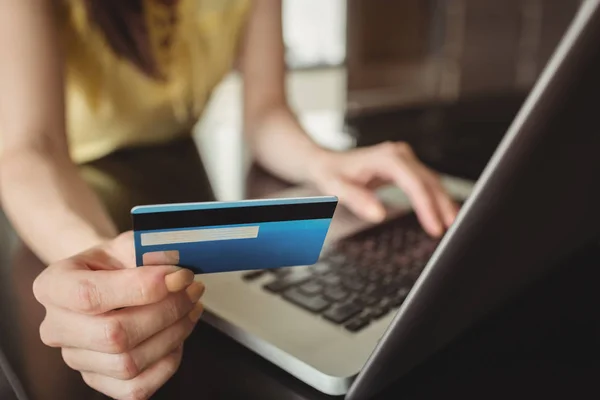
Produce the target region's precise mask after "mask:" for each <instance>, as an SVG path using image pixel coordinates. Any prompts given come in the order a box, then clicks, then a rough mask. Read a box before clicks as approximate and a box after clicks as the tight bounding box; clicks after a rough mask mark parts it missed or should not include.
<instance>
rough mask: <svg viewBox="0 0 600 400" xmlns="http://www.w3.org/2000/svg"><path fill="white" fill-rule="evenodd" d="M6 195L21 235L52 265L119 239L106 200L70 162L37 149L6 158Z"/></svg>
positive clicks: (0, 184) (2, 180)
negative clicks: (100, 198) (99, 195)
mask: <svg viewBox="0 0 600 400" xmlns="http://www.w3.org/2000/svg"><path fill="white" fill-rule="evenodd" d="M0 194H1V196H2V205H3V209H4V211H5V212H6V214H7V216H8V217H9V219H10V220H11V222H12V224H13V225H14V227H15V229H16V230H17V231H18V233H19V235H20V236H21V238H22V239H23V240H24V241H25V243H26V244H27V245H28V246H30V248H31V249H32V250H33V251H34V252H35V253H36V254H37V255H38V256H39V257H40V258H41V259H42V260H43V261H44V262H46V263H51V262H54V261H57V260H60V259H63V258H65V257H68V256H71V255H72V254H75V253H77V252H80V251H82V250H85V249H87V248H89V247H91V246H94V245H96V244H98V243H100V242H101V241H103V240H105V239H106V238H110V237H114V236H116V234H117V230H116V228H115V226H114V225H113V223H112V221H111V220H110V217H109V216H108V213H107V212H106V211H105V209H104V208H103V206H102V204H101V202H100V200H99V199H98V198H97V196H96V195H95V193H94V192H93V191H92V189H91V188H90V187H89V186H88V185H87V184H86V183H85V182H84V181H83V179H82V178H81V177H80V175H79V173H78V171H77V168H76V166H75V165H73V164H72V162H71V161H70V160H69V159H68V158H67V157H64V156H63V157H56V156H51V155H50V154H48V153H45V152H43V151H39V150H33V149H31V150H30V149H27V150H21V151H18V152H12V153H6V154H5V155H3V157H2V162H1V165H0Z"/></svg>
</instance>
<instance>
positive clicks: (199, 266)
mask: <svg viewBox="0 0 600 400" xmlns="http://www.w3.org/2000/svg"><path fill="white" fill-rule="evenodd" d="M337 204H338V199H337V198H336V197H333V196H319V197H303V198H290V199H267V200H244V201H236V202H204V203H185V204H163V205H149V206H138V207H135V208H133V209H132V210H131V215H132V219H133V230H134V240H135V255H136V263H137V266H143V265H147V264H148V262H145V261H144V260H149V259H151V257H152V253H156V252H169V253H168V254H170V255H174V256H175V259H176V260H177V265H179V266H181V267H184V268H189V269H191V270H192V271H194V272H195V273H196V274H205V273H215V272H230V271H241V270H252V269H272V268H280V267H290V266H299V265H312V264H315V263H316V262H317V261H318V259H319V256H320V254H321V250H322V248H323V243H324V241H325V238H326V236H327V232H328V230H329V226H330V224H331V219H332V218H333V215H334V213H335V209H336V207H337Z"/></svg>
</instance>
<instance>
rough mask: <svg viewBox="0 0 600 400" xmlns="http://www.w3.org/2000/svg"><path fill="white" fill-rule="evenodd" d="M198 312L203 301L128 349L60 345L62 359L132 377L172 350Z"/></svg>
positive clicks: (83, 368) (189, 330) (73, 365)
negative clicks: (115, 350) (109, 350)
mask: <svg viewBox="0 0 600 400" xmlns="http://www.w3.org/2000/svg"><path fill="white" fill-rule="evenodd" d="M201 312H202V303H197V304H196V306H195V307H194V310H193V311H192V312H190V314H188V315H186V316H185V317H183V318H181V319H180V320H179V321H177V322H176V323H175V324H173V325H171V326H170V327H168V328H167V329H165V330H163V331H161V332H159V333H157V334H156V335H154V336H152V337H151V338H149V339H148V340H146V341H145V342H143V343H141V344H140V345H139V346H137V347H136V348H134V349H133V350H131V351H129V352H125V353H121V354H107V353H100V352H95V351H89V350H82V349H73V348H63V350H62V355H63V359H64V360H65V362H66V364H67V365H68V366H69V367H70V368H72V369H74V370H76V371H80V372H88V373H96V374H100V375H104V376H108V377H111V378H115V379H119V380H131V379H134V378H135V377H137V376H138V375H140V374H141V373H142V372H144V371H145V370H146V369H147V368H149V367H150V366H151V365H153V364H154V363H156V362H157V361H159V360H160V359H162V358H163V357H165V356H166V355H168V354H169V353H171V352H173V351H175V350H176V349H177V348H178V347H179V346H180V345H181V344H182V343H183V342H184V341H185V340H186V339H187V338H188V337H189V335H190V334H191V333H192V331H193V329H194V326H195V324H196V322H197V321H198V319H199V318H200V314H201Z"/></svg>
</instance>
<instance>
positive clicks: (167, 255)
mask: <svg viewBox="0 0 600 400" xmlns="http://www.w3.org/2000/svg"><path fill="white" fill-rule="evenodd" d="M142 262H143V263H144V265H177V264H179V251H178V250H169V251H153V252H150V253H145V254H144V255H143V256H142Z"/></svg>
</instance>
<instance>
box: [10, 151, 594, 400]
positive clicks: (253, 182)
mask: <svg viewBox="0 0 600 400" xmlns="http://www.w3.org/2000/svg"><path fill="white" fill-rule="evenodd" d="M129 156H131V155H128V157H129ZM175 156H176V158H177V159H180V157H181V155H180V154H179V153H178V154H176V155H175ZM175 156H174V157H175ZM129 159H131V158H129ZM117 161H118V160H117ZM157 162H158V163H159V164H160V165H162V166H163V167H164V166H165V165H167V164H168V160H167V161H165V160H162V161H161V160H158V161H157ZM119 165H121V164H119V162H103V163H99V164H98V165H96V166H93V167H94V168H105V167H106V170H109V171H111V172H110V174H109V175H110V176H112V177H117V178H118V177H126V176H129V175H130V174H129V175H128V173H127V171H125V173H123V171H121V170H120V169H119V168H121V167H122V165H121V166H119ZM174 165H175V164H174ZM176 165H179V166H178V167H174V168H183V167H181V163H176ZM129 172H131V170H130V171H129ZM196 172H197V173H198V176H199V178H198V182H201V183H202V185H204V184H205V183H206V181H205V178H204V174H203V172H202V171H200V170H198V171H196ZM187 173H188V176H187V179H188V181H189V179H190V174H192V173H193V172H190V171H189V170H188V171H187ZM163 175H164V179H167V180H168V179H169V174H168V173H166V174H165V173H163ZM145 176H146V177H147V176H149V175H148V174H146V175H145ZM150 176H152V175H150ZM153 178H156V177H155V176H153ZM140 179H142V180H137V181H136V180H132V181H131V183H128V184H131V185H132V186H135V185H136V184H139V183H140V182H142V181H143V179H146V180H147V178H140ZM155 183H156V182H155ZM247 184H248V190H247V193H248V194H249V196H251V197H256V196H258V195H261V194H263V195H264V194H268V193H270V192H272V191H277V190H279V189H281V188H282V183H281V182H278V181H277V180H275V179H273V178H271V177H269V176H268V175H267V174H265V173H263V172H262V171H260V170H259V169H257V168H253V169H251V173H250V174H249V175H248V179H247ZM200 186H201V185H200ZM200 189H201V190H203V191H204V192H203V193H206V189H205V188H204V189H202V188H200ZM185 190H187V191H189V190H190V189H189V187H187V188H186V189H185ZM177 198H186V199H192V198H194V195H193V193H192V194H190V193H187V194H185V195H183V196H179V197H176V198H173V199H172V200H176V199H177ZM200 199H201V198H198V200H200ZM166 200H169V199H166ZM127 206H129V205H127ZM40 223H44V222H40ZM599 261H600V252H599V251H598V249H597V248H596V246H590V247H587V248H584V249H582V251H581V252H580V253H579V254H574V255H573V257H572V258H571V259H569V260H565V262H564V265H561V266H557V269H556V273H555V275H553V276H550V277H549V278H548V279H547V280H545V281H543V282H540V283H539V284H538V285H537V286H536V287H534V288H532V289H531V290H529V291H528V292H527V293H526V294H525V295H524V296H522V297H521V298H519V299H517V301H516V302H515V303H514V304H511V305H508V306H507V307H506V309H504V310H501V311H500V312H498V313H497V314H494V315H493V316H491V317H490V319H489V320H487V321H484V322H483V323H481V324H480V325H479V326H477V327H476V328H475V329H473V330H472V331H471V332H468V333H467V334H465V335H463V337H461V338H460V339H459V340H457V341H456V342H455V343H453V344H452V345H451V346H450V347H448V348H447V349H446V350H444V351H442V352H440V353H439V354H438V355H436V356H434V357H433V358H432V359H431V360H429V361H428V362H426V363H425V364H423V365H422V366H420V367H418V368H416V369H415V370H414V371H413V372H411V373H410V374H409V375H408V376H405V377H403V378H402V379H400V380H399V381H398V382H397V383H395V384H394V385H392V386H390V387H389V388H388V389H387V390H386V391H385V392H384V393H382V394H381V395H380V396H379V397H378V398H380V399H417V398H419V399H426V398H436V399H437V398H446V397H448V396H450V397H453V398H459V397H460V398H478V399H481V398H486V399H489V398H502V399H505V398H542V397H545V398H576V397H581V398H583V397H586V398H587V397H589V395H592V394H593V395H592V397H594V398H598V393H596V392H598V389H597V385H595V384H594V382H596V381H597V379H598V377H600V369H599V365H598V364H599V363H598V361H599V360H600V357H599V354H600V352H599V349H600V346H599V343H598V341H599V338H600V324H599V318H597V317H598V310H599V308H598V305H599V304H600V301H599V300H600V295H598V291H597V289H596V288H597V282H600V268H599V267H600V262H599ZM43 268H44V265H42V263H41V262H40V261H39V260H38V259H37V258H36V257H35V256H34V255H33V254H32V253H31V252H30V251H29V250H28V249H27V248H26V247H25V246H23V244H22V243H21V242H20V240H19V239H18V237H17V236H16V235H15V233H14V231H13V230H12V229H11V228H10V225H9V223H8V222H7V220H6V218H5V217H4V215H3V214H0V348H1V349H2V352H3V353H4V355H5V356H6V360H7V361H8V364H9V365H10V370H11V372H10V373H9V375H11V374H12V376H9V377H8V378H9V380H12V381H13V384H16V385H17V387H19V386H20V387H21V388H22V390H23V391H24V392H25V393H26V394H27V396H28V398H30V399H35V400H46V399H47V400H50V399H60V400H71V399H74V400H75V399H76V400H81V399H94V398H102V396H100V395H98V394H97V393H94V392H93V391H92V390H90V389H89V388H88V387H87V386H86V385H85V384H84V383H83V381H82V379H81V377H80V375H79V374H78V373H76V372H74V371H72V370H70V369H69V368H68V367H67V366H66V365H65V364H64V362H63V361H62V358H61V354H60V351H59V350H57V349H51V348H48V347H46V346H44V345H43V344H42V342H41V341H40V338H39V334H38V328H39V325H40V323H41V321H42V319H43V317H44V310H43V308H42V307H41V306H40V305H39V304H38V303H37V302H36V301H35V299H34V297H33V294H32V290H31V288H32V282H33V280H34V279H35V277H36V276H37V275H38V274H39V273H40V272H41V271H42V270H43ZM0 367H2V365H1V364H0ZM15 378H16V380H15ZM17 380H18V381H17ZM4 381H6V379H4ZM0 382H2V379H0ZM6 386H7V385H6V382H4V384H0V390H6ZM584 393H585V394H586V395H585V396H580V395H582V394H584ZM0 395H4V396H5V397H2V399H5V398H6V399H7V400H10V397H9V396H10V395H9V394H8V392H6V391H5V392H4V393H2V392H0ZM156 398H158V399H170V400H175V399H261V400H269V399H274V400H282V399H327V398H328V397H327V396H324V395H322V394H320V393H318V392H316V391H315V390H313V389H311V388H309V387H308V386H306V385H304V384H303V383H301V382H299V381H297V380H296V379H294V378H293V377H291V376H289V375H288V374H286V373H284V372H283V371H281V370H279V369H278V368H276V367H274V366H273V365H272V364H270V363H268V362H266V361H265V360H263V359H262V358H260V357H258V356H257V355H255V354H253V353H252V352H250V351H249V350H247V349H245V348H243V347H242V346H241V345H239V344H237V343H235V342H234V341H232V340H231V339H229V338H227V337H225V336H224V335H222V334H220V333H219V332H217V331H215V330H214V329H212V328H211V327H209V326H207V325H206V324H203V323H200V324H199V326H198V327H197V329H196V330H195V332H194V333H193V334H192V336H191V337H190V338H189V340H188V342H187V344H186V346H185V354H184V358H183V362H182V365H181V368H180V370H179V371H178V373H177V374H176V375H175V376H174V377H173V379H171V380H170V381H169V382H168V383H167V384H166V385H165V386H164V387H163V388H162V389H161V390H160V391H159V392H158V393H157V394H156Z"/></svg>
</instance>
